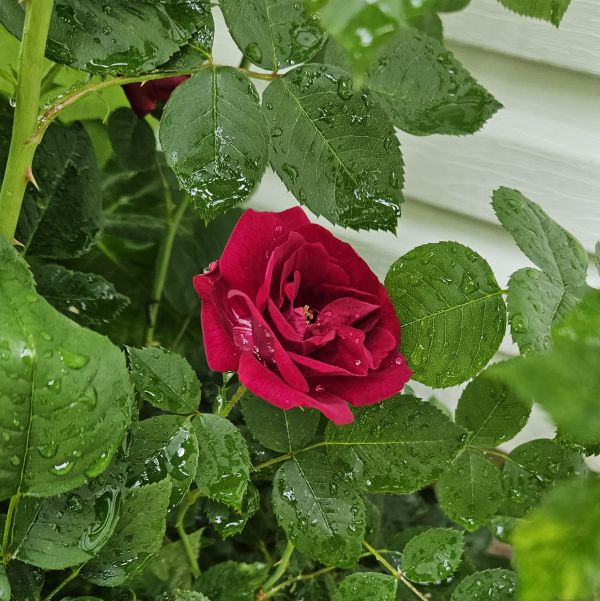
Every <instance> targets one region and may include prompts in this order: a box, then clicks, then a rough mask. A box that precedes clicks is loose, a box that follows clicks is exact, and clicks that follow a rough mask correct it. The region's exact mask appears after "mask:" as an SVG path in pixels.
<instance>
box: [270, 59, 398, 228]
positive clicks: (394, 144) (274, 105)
mask: <svg viewBox="0 0 600 601" xmlns="http://www.w3.org/2000/svg"><path fill="white" fill-rule="evenodd" d="M263 105H264V107H265V108H266V111H265V113H266V115H267V120H268V122H269V125H270V127H271V165H272V167H273V169H274V170H275V171H276V172H277V175H279V177H280V178H281V180H282V181H283V183H284V184H285V185H286V187H287V188H288V190H290V191H291V192H292V193H293V194H294V196H295V197H296V198H297V199H298V200H299V201H300V202H301V203H302V204H305V205H306V206H307V207H308V208H309V209H310V210H311V211H312V212H313V213H315V214H317V215H323V216H324V217H326V218H327V219H328V220H329V221H331V223H337V224H339V225H343V226H345V227H351V228H353V229H384V230H388V231H395V230H396V225H397V221H398V216H399V214H400V204H401V203H402V202H403V197H402V185H403V183H404V173H403V162H402V155H401V153H400V147H399V144H398V140H397V139H396V135H395V133H394V128H393V126H392V124H391V123H390V122H389V119H388V118H387V116H386V114H385V113H384V112H383V111H382V110H381V109H380V108H379V106H378V105H376V104H374V102H373V99H372V98H371V96H370V95H369V93H368V92H367V91H362V92H358V91H357V92H354V91H353V89H352V78H351V77H350V75H348V73H346V72H345V71H342V70H341V69H338V68H337V67H332V66H328V65H317V64H312V65H304V66H302V67H299V68H297V69H294V70H293V71H290V72H289V73H287V74H286V75H285V76H283V77H280V78H278V79H276V80H274V81H272V82H271V83H270V84H269V86H268V87H267V89H266V90H265V92H264V94H263Z"/></svg>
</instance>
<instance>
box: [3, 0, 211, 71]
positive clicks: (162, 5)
mask: <svg viewBox="0 0 600 601" xmlns="http://www.w3.org/2000/svg"><path fill="white" fill-rule="evenodd" d="M24 13H25V7H24V6H23V5H21V4H20V3H19V2H18V0H3V2H2V6H0V23H2V24H3V25H4V26H5V27H6V28H7V29H8V30H9V31H11V32H12V33H13V35H16V36H17V37H20V36H21V32H22V30H23V18H24ZM210 18H211V17H210V6H209V4H208V2H202V1H198V2H188V1H186V0H112V1H111V3H110V4H108V3H106V2H105V3H98V2H96V1H95V0H56V1H55V7H54V14H53V18H52V21H51V23H50V31H49V34H48V45H47V48H46V56H47V57H48V58H49V59H50V60H53V61H55V62H57V63H62V64H66V65H69V66H71V67H74V68H76V69H81V70H83V71H89V72H91V73H101V74H113V75H137V74H139V73H145V72H148V71H152V70H153V69H154V68H156V67H158V66H159V65H162V64H163V63H165V62H167V61H168V60H169V59H170V58H171V57H173V55H175V54H176V53H177V52H178V51H179V50H181V49H182V48H183V47H185V46H186V45H187V44H188V42H189V41H192V38H193V37H194V34H195V33H196V32H197V31H201V30H203V29H205V28H206V25H207V22H210Z"/></svg>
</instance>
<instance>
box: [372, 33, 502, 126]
mask: <svg viewBox="0 0 600 601" xmlns="http://www.w3.org/2000/svg"><path fill="white" fill-rule="evenodd" d="M367 86H368V87H369V89H370V90H371V92H372V93H373V96H374V97H375V98H376V99H377V100H378V101H379V102H380V103H381V106H382V107H383V108H384V109H385V111H386V112H387V113H388V114H389V116H390V117H391V119H392V121H393V122H394V125H396V126H397V127H399V128H400V129H403V130H404V131H407V132H408V133H411V134H414V135H420V136H423V135H430V134H451V135H464V134H472V133H474V132H476V131H478V130H479V129H480V128H481V126H482V125H483V124H484V123H485V122H486V121H487V120H488V119H489V118H490V117H491V116H492V115H493V114H494V113H495V112H496V111H498V109H500V108H501V107H502V105H501V104H500V103H499V102H498V101H497V100H496V99H495V98H494V97H493V96H492V95H491V94H490V93H489V92H488V91H487V90H486V89H485V88H483V87H482V86H481V85H480V84H478V83H477V81H476V80H475V79H474V78H473V76H472V75H471V74H470V73H469V72H468V71H467V70H466V69H465V68H464V67H463V66H462V65H461V63H460V62H459V61H458V60H456V58H454V55H453V54H452V53H451V52H450V51H449V50H447V49H446V48H445V47H444V46H442V44H441V43H440V42H438V41H437V40H434V39H433V38H431V37H429V36H427V35H426V34H423V33H420V32H418V31H416V30H414V29H403V30H402V31H400V32H399V33H398V35H397V36H395V37H394V38H393V40H392V41H391V42H390V44H389V46H388V48H387V49H386V50H385V51H384V52H382V54H381V55H380V57H379V60H378V62H377V64H376V66H374V67H373V68H372V69H371V70H370V72H369V76H368V80H367Z"/></svg>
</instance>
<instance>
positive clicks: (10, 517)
mask: <svg viewBox="0 0 600 601" xmlns="http://www.w3.org/2000/svg"><path fill="white" fill-rule="evenodd" d="M20 500H21V495H20V494H19V493H17V494H16V495H13V496H12V497H11V498H10V504H9V506H8V513H7V514H6V522H5V523H4V534H3V536H2V551H3V557H2V563H4V564H7V563H8V562H9V561H10V559H11V554H10V551H9V550H8V548H9V546H10V544H11V542H12V531H13V524H14V521H15V513H16V511H17V507H18V506H19V501H20Z"/></svg>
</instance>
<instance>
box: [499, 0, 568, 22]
mask: <svg viewBox="0 0 600 601" xmlns="http://www.w3.org/2000/svg"><path fill="white" fill-rule="evenodd" d="M499 2H500V4H502V6H504V7H506V8H508V9H509V10H512V11H513V12H515V13H517V14H519V15H523V16H525V17H533V18H534V19H543V20H544V21H550V23H552V25H554V27H558V26H559V25H560V22H561V21H562V18H563V16H564V14H565V12H566V11H567V8H569V4H570V3H571V0H499Z"/></svg>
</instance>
